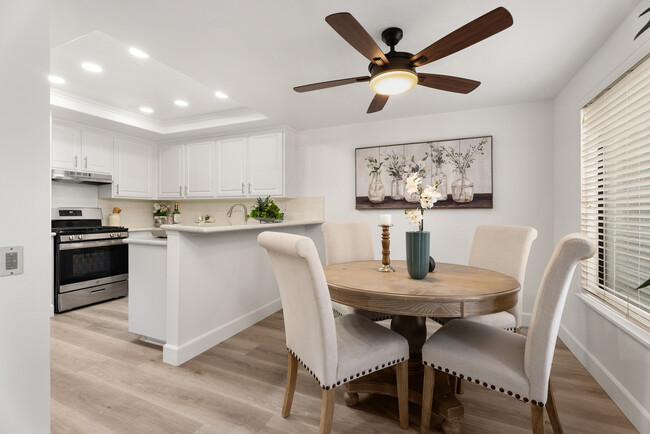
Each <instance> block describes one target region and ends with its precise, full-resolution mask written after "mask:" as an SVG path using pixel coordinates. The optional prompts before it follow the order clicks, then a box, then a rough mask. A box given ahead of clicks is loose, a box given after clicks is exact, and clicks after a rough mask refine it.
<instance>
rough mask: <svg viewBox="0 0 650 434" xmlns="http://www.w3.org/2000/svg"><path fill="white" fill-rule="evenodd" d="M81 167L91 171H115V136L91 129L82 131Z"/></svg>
mask: <svg viewBox="0 0 650 434" xmlns="http://www.w3.org/2000/svg"><path fill="white" fill-rule="evenodd" d="M81 151H82V152H81V156H82V158H81V161H80V168H81V169H82V170H87V171H89V172H99V173H112V172H113V136H110V135H108V134H103V133H99V132H95V131H91V130H82V131H81Z"/></svg>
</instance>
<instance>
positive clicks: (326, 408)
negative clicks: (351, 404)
mask: <svg viewBox="0 0 650 434" xmlns="http://www.w3.org/2000/svg"><path fill="white" fill-rule="evenodd" d="M333 418H334V389H329V390H325V389H323V406H322V407H321V411H320V429H319V430H318V434H329V433H330V431H331V430H332V419H333Z"/></svg>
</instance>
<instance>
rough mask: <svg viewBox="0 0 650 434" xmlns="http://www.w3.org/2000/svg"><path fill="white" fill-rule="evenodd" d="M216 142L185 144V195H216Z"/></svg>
mask: <svg viewBox="0 0 650 434" xmlns="http://www.w3.org/2000/svg"><path fill="white" fill-rule="evenodd" d="M213 173H214V142H201V143H189V144H187V145H185V189H184V193H185V197H212V196H214V175H213Z"/></svg>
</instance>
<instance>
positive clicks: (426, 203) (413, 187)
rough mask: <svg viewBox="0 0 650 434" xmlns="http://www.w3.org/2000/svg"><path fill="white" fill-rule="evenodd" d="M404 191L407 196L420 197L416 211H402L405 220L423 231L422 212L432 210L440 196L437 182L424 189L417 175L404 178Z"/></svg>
mask: <svg viewBox="0 0 650 434" xmlns="http://www.w3.org/2000/svg"><path fill="white" fill-rule="evenodd" d="M406 191H407V192H408V193H409V194H418V195H419V196H420V208H418V209H416V210H412V209H408V210H406V211H404V214H406V218H407V219H408V220H409V221H410V223H411V224H412V225H417V226H418V229H419V231H420V232H422V231H423V230H424V210H425V209H431V208H433V205H434V204H435V203H436V202H437V201H438V198H439V197H441V196H442V195H441V194H440V193H438V182H437V181H436V183H435V184H434V185H428V186H426V187H424V185H423V184H422V178H421V177H419V176H418V174H417V173H414V174H412V175H410V176H409V177H408V178H406Z"/></svg>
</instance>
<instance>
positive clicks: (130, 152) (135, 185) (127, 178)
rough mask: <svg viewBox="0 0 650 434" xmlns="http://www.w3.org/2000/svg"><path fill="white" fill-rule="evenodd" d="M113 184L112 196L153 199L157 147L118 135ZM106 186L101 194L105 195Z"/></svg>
mask: <svg viewBox="0 0 650 434" xmlns="http://www.w3.org/2000/svg"><path fill="white" fill-rule="evenodd" d="M113 152H114V156H113V164H114V166H113V184H112V186H106V187H112V188H111V189H110V197H124V198H143V199H153V198H154V196H155V188H154V184H155V182H154V180H155V176H154V175H155V173H154V170H155V164H154V161H155V155H156V152H155V147H154V146H153V145H151V144H149V143H146V142H140V141H135V140H126V139H122V138H118V137H116V138H115V140H114V148H113ZM106 187H105V186H101V187H100V195H102V197H104V196H106V195H105V188H106Z"/></svg>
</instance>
